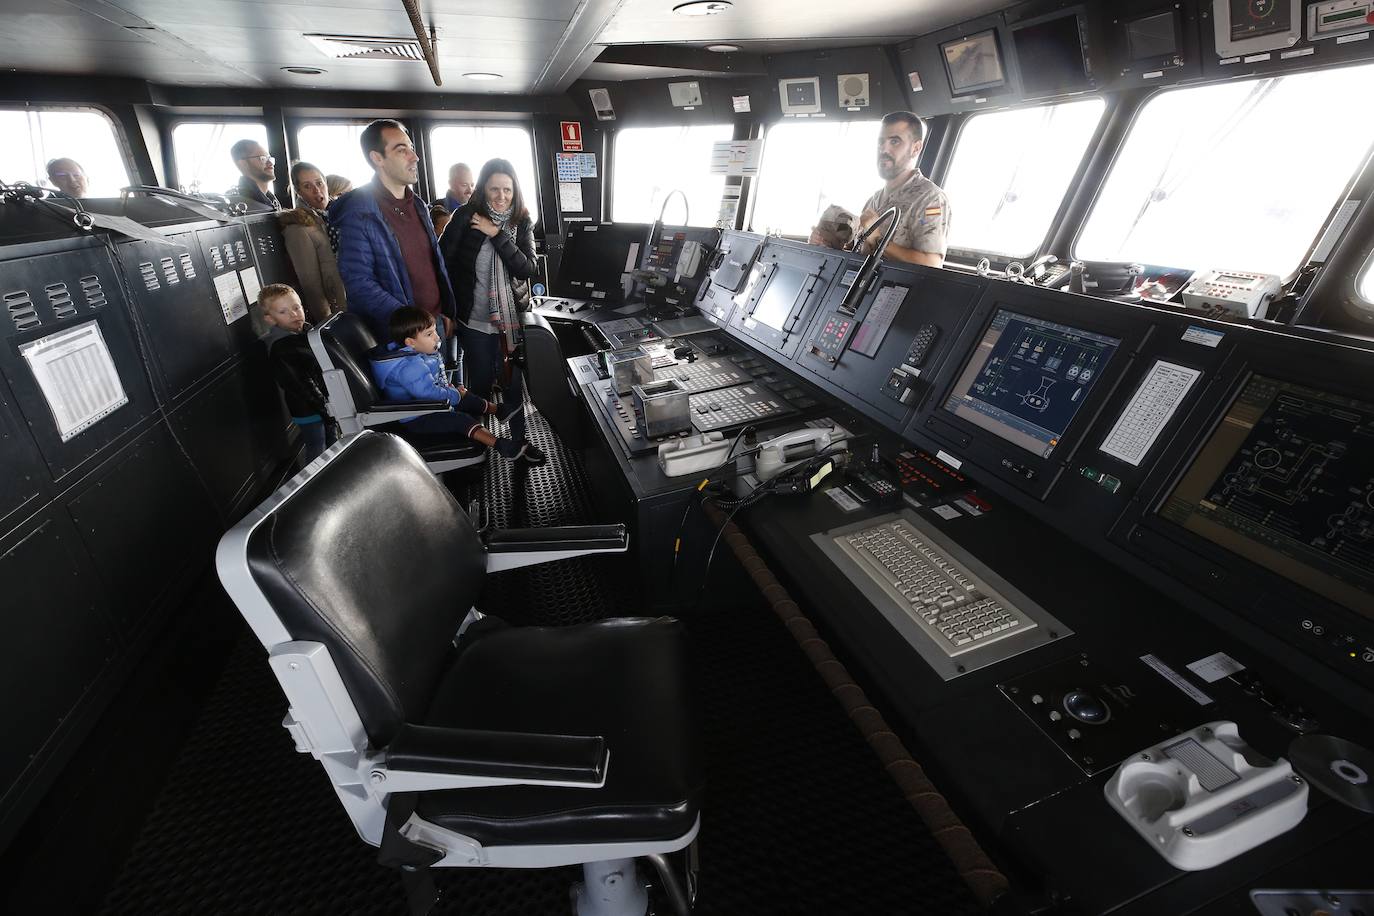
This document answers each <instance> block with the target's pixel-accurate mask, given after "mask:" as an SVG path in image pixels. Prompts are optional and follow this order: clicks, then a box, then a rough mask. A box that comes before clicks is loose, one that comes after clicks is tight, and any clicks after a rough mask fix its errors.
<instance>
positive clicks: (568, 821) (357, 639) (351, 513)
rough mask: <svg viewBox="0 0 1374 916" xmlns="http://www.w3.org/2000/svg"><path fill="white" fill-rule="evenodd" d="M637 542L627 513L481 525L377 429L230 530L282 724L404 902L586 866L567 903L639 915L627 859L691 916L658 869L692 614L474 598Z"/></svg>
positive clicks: (686, 813)
mask: <svg viewBox="0 0 1374 916" xmlns="http://www.w3.org/2000/svg"><path fill="white" fill-rule="evenodd" d="M627 547H628V537H627V535H626V534H625V529H624V527H623V526H620V525H611V526H585V527H571V528H546V529H532V530H526V531H497V532H493V533H488V534H485V535H479V533H478V532H477V531H476V530H475V529H474V528H473V526H472V524H471V522H470V521H469V519H468V516H467V515H466V514H465V513H464V512H463V511H462V509H461V508H460V507H459V506H458V504H457V503H456V502H455V501H454V499H453V497H452V496H451V495H450V494H449V493H448V491H447V490H446V489H445V488H444V487H443V485H442V484H441V483H440V482H439V481H438V480H437V479H436V478H435V477H434V475H433V474H431V473H430V472H429V471H428V470H427V469H426V467H425V465H424V463H423V461H422V460H421V459H420V457H419V455H418V454H416V452H415V451H414V450H413V449H411V448H410V447H409V446H408V445H406V444H405V443H404V442H402V441H401V440H400V439H398V438H396V437H394V436H390V435H384V434H379V433H376V432H371V431H368V432H363V433H360V434H358V435H355V436H353V437H351V438H349V439H345V440H343V441H342V442H339V443H337V444H336V445H334V446H333V447H331V448H330V449H328V450H327V451H326V452H325V453H324V455H323V456H321V458H320V459H319V460H318V461H316V462H314V463H312V464H311V465H310V466H309V467H307V468H306V469H305V470H304V471H302V472H301V473H300V474H298V475H297V476H296V477H295V478H294V479H293V480H292V481H290V482H289V483H288V484H287V485H285V486H284V487H282V489H281V490H279V491H278V492H277V493H276V494H274V495H273V496H272V497H271V498H270V499H268V500H267V501H266V502H265V503H263V504H262V505H261V506H259V507H258V508H257V509H255V510H254V511H253V512H252V513H250V514H249V515H248V517H247V518H245V519H244V520H243V521H242V522H240V523H239V524H238V525H236V526H235V527H234V528H232V529H231V530H230V531H228V532H227V533H226V534H225V535H224V537H223V538H222V539H221V541H220V546H219V551H218V554H217V557H216V564H217V568H218V571H219V575H220V580H221V581H222V582H223V584H224V587H225V589H226V590H227V591H228V593H229V594H230V596H231V597H232V598H233V600H234V602H235V603H236V605H237V606H238V608H239V610H240V612H241V613H242V614H243V616H244V618H245V619H246V620H247V622H248V623H249V625H250V626H251V627H252V629H253V631H254V633H255V634H256V635H257V636H258V638H259V639H260V640H261V641H262V644H263V646H264V647H265V648H266V649H267V653H268V662H269V664H270V665H271V667H272V669H273V671H274V672H275V674H276V676H277V679H278V680H279V681H280V683H281V685H282V689H283V691H284V692H285V694H286V697H287V700H288V705H289V709H288V712H287V715H286V718H285V720H284V721H283V725H284V726H285V727H286V729H287V730H288V731H289V732H290V733H291V734H292V736H293V737H294V738H295V741H296V749H297V750H298V751H301V752H303V753H309V754H312V755H313V756H314V757H315V758H316V759H318V760H319V761H320V763H321V764H323V766H324V769H325V772H326V774H327V775H328V777H329V780H330V782H331V783H332V784H333V786H334V789H335V792H336V793H337V795H338V797H339V800H340V802H342V804H343V806H344V809H345V810H346V812H347V813H348V816H349V818H350V819H351V820H352V821H353V825H354V827H355V828H356V829H357V831H358V834H359V835H360V836H361V837H362V838H363V840H365V841H366V842H368V843H371V844H373V845H375V846H380V855H379V858H380V860H381V861H382V862H383V864H386V865H390V866H394V867H400V868H402V870H403V871H402V875H403V877H404V878H406V879H407V880H406V885H407V889H408V891H409V892H410V895H411V904H412V912H415V913H423V912H426V911H427V910H428V909H429V906H430V904H432V902H433V900H434V895H433V882H432V881H431V880H429V875H430V874H431V872H430V871H429V869H430V868H433V867H460V868H469V867H470V868H482V867H498V868H545V867H553V866H562V865H570V864H582V865H583V874H584V880H583V883H582V884H581V885H579V890H578V893H577V894H576V895H575V898H574V899H575V907H574V909H575V912H577V913H578V914H582V916H642V914H643V913H644V912H645V911H646V908H647V894H646V891H645V887H644V884H643V882H642V881H640V880H639V879H638V878H637V877H636V868H635V860H636V859H645V860H647V861H648V862H649V863H651V864H652V866H653V870H654V871H656V872H657V873H658V875H659V878H660V880H661V881H662V883H663V886H664V890H665V893H666V896H667V899H668V900H669V901H670V903H671V904H672V905H673V907H674V909H676V910H677V911H678V912H679V913H680V914H685V913H687V912H688V911H689V910H690V902H689V900H688V895H687V894H686V893H685V892H684V891H683V886H684V885H683V884H682V883H681V882H679V880H678V877H677V874H676V871H675V869H674V868H673V867H671V866H670V864H669V860H668V859H667V856H668V855H669V854H671V853H674V852H677V851H679V850H684V849H686V848H687V847H688V846H690V845H691V844H692V843H693V841H694V839H695V837H696V834H697V831H698V828H699V826H700V818H699V797H700V776H699V766H698V762H697V759H696V754H697V751H696V747H695V741H694V735H693V731H692V727H691V720H692V718H693V716H692V713H691V710H690V707H691V700H692V696H691V691H690V689H689V686H688V658H687V647H686V640H685V634H684V632H683V630H682V627H681V625H680V624H679V623H678V622H677V621H675V620H672V619H670V618H663V617H660V618H620V619H609V620H604V621H601V622H598V623H590V624H583V625H578V626H569V627H516V626H509V625H507V624H505V623H504V622H502V621H501V620H499V619H498V618H496V617H492V616H484V615H482V614H481V613H480V612H478V611H476V610H475V609H474V608H473V605H474V602H476V601H477V600H478V598H479V596H480V595H481V593H482V587H483V583H484V580H485V579H486V575H487V573H488V572H489V571H491V570H497V569H510V568H513V567H516V566H522V565H528V564H531V563H539V562H545V561H547V560H552V559H562V558H566V557H571V556H577V555H580V554H587V553H596V552H624V551H625V550H626V549H627ZM495 610H499V609H495ZM271 753H272V749H271V748H263V756H264V759H267V758H270V755H271ZM689 886H690V885H689Z"/></svg>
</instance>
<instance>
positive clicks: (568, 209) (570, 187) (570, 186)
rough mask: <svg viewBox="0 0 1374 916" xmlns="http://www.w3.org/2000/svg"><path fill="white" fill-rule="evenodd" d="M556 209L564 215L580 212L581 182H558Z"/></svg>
mask: <svg viewBox="0 0 1374 916" xmlns="http://www.w3.org/2000/svg"><path fill="white" fill-rule="evenodd" d="M558 209H560V210H562V211H563V212H564V213H580V212H582V182H581V181H560V182H559V183H558Z"/></svg>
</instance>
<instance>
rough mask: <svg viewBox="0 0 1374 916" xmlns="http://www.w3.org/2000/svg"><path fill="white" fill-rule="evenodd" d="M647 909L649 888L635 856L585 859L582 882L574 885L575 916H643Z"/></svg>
mask: <svg viewBox="0 0 1374 916" xmlns="http://www.w3.org/2000/svg"><path fill="white" fill-rule="evenodd" d="M648 910H649V892H648V891H647V890H645V888H644V883H643V882H642V881H640V880H639V874H638V872H637V870H636V869H635V860H634V859H608V860H606V861H605V862H585V863H583V865H582V883H581V884H578V885H576V886H574V887H573V912H574V913H575V914H576V916H644V914H645V913H646V912H648Z"/></svg>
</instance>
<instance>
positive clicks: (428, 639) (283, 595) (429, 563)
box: [221, 432, 486, 747]
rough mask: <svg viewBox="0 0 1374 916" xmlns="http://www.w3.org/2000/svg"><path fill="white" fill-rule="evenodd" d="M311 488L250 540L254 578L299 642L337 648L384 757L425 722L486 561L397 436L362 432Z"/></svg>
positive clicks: (315, 476)
mask: <svg viewBox="0 0 1374 916" xmlns="http://www.w3.org/2000/svg"><path fill="white" fill-rule="evenodd" d="M302 477H303V478H304V480H303V482H302V483H300V484H299V488H298V489H296V490H295V491H294V492H291V493H290V494H289V495H287V496H286V497H285V498H284V499H283V500H282V501H280V502H279V503H278V504H276V505H275V506H272V507H271V508H270V509H267V510H266V515H265V517H264V518H263V519H262V520H261V521H259V522H257V523H256V524H255V525H253V526H252V529H251V531H250V532H249V533H248V535H247V539H246V550H245V552H246V555H247V564H248V572H249V574H250V575H251V577H252V579H253V580H254V582H255V584H256V585H257V587H258V588H259V589H261V591H262V592H263V594H264V596H265V597H266V599H267V604H268V605H269V606H270V608H271V609H272V611H274V612H275V613H276V615H277V617H278V618H279V620H280V623H281V625H282V626H283V627H285V629H286V631H287V633H288V634H289V636H290V638H291V639H292V640H296V641H308V642H318V643H322V644H323V645H324V646H325V647H326V648H327V649H328V651H329V654H330V656H331V657H332V659H333V660H334V664H335V666H336V667H337V668H338V671H339V674H340V676H341V678H342V680H343V683H344V686H345V688H346V689H347V691H348V694H349V696H350V697H351V698H352V700H353V703H354V706H355V707H356V709H357V711H358V715H359V717H360V718H361V720H362V724H363V728H364V730H365V731H366V732H367V737H368V739H369V741H370V742H371V744H372V745H373V746H374V747H380V746H384V745H386V744H387V743H388V742H389V741H390V740H391V738H392V737H394V735H395V734H396V731H397V729H399V727H400V726H401V725H402V724H403V723H404V722H406V721H421V719H422V717H423V715H424V713H425V709H426V707H427V705H428V702H429V699H430V697H431V696H433V694H434V692H435V690H436V688H437V684H438V680H439V677H440V674H441V673H442V672H443V671H444V669H445V667H446V666H447V665H448V663H449V661H450V660H451V654H452V652H453V651H454V649H453V639H454V636H455V635H456V634H457V632H458V627H459V625H460V624H461V623H462V621H463V619H464V617H465V616H466V615H467V613H468V610H469V609H470V608H471V607H472V606H473V604H474V603H475V602H476V600H477V597H478V594H479V593H480V592H481V589H482V584H483V581H484V580H485V578H486V556H485V553H484V552H483V548H482V543H481V540H480V539H479V537H478V535H477V532H476V530H475V529H474V528H473V526H472V523H471V521H470V520H469V519H468V516H467V513H465V512H464V511H463V509H462V508H461V507H460V506H459V505H458V503H457V502H455V501H454V499H453V496H452V495H450V493H449V492H448V490H447V489H445V487H444V485H443V484H442V483H440V482H439V480H438V479H437V478H436V477H435V476H434V475H433V474H432V473H430V471H429V470H428V469H427V468H426V467H425V463H424V461H423V460H422V459H421V458H420V456H419V455H418V454H416V453H415V451H414V449H412V448H410V447H409V446H408V445H406V444H405V443H404V442H403V441H402V440H400V439H398V438H397V437H395V436H391V435H386V434H383V433H375V432H364V433H361V434H359V435H357V436H355V437H353V438H351V439H349V440H347V441H346V442H345V443H344V444H343V445H342V447H340V448H339V450H338V451H337V452H333V451H331V452H330V453H329V455H328V456H327V460H326V462H325V463H324V464H323V466H322V467H318V468H316V469H314V470H313V472H307V473H306V474H303V475H302ZM301 479H302V478H297V480H301ZM288 486H290V485H288ZM259 511H263V510H259ZM248 521H249V522H251V519H250V520H248ZM221 574H222V575H223V569H222V570H221ZM250 623H253V621H252V620H250ZM256 628H257V627H256V625H255V629H256ZM259 636H262V632H261V631H259ZM264 641H266V640H264ZM270 648H272V647H271V646H269V649H270Z"/></svg>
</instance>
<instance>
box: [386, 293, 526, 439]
mask: <svg viewBox="0 0 1374 916" xmlns="http://www.w3.org/2000/svg"><path fill="white" fill-rule="evenodd" d="M390 331H391V342H390V343H388V344H387V345H386V346H385V347H380V348H378V352H377V353H376V354H374V356H373V358H372V377H373V378H374V379H375V380H376V382H377V387H379V388H381V389H382V393H383V395H385V397H386V398H387V399H388V400H393V401H448V402H449V403H450V404H452V405H453V408H454V409H453V412H452V413H433V414H425V415H424V416H419V417H410V418H409V419H406V420H402V421H401V422H402V423H404V424H406V429H408V430H414V431H416V432H423V433H452V434H453V435H455V436H466V437H467V438H469V439H472V440H473V441H474V442H480V443H482V444H483V445H486V446H490V447H492V448H495V449H496V452H497V454H499V455H501V456H503V457H505V458H510V459H512V460H516V461H523V462H525V463H527V464H542V462H540V461H538V460H537V459H536V456H535V454H533V453H531V451H530V448H529V444H528V443H527V442H516V441H514V440H511V439H506V438H501V437H497V436H494V435H492V434H491V432H490V431H489V430H488V429H487V428H486V427H485V426H483V425H482V421H481V420H480V419H479V417H480V416H481V415H483V414H488V413H495V412H496V405H495V404H493V403H491V402H490V401H486V400H484V399H482V398H479V397H477V396H476V395H474V394H468V393H467V390H466V389H464V388H462V387H459V386H455V385H453V384H452V383H451V382H449V380H448V377H447V375H446V374H445V373H444V361H443V358H442V357H441V356H439V355H438V352H437V351H438V349H439V333H438V329H437V328H436V327H435V324H434V316H433V315H431V314H430V313H429V312H427V311H425V310H424V309H421V308H416V307H415V306H411V305H407V306H402V307H401V308H398V309H396V311H394V312H392V313H391V318H390Z"/></svg>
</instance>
